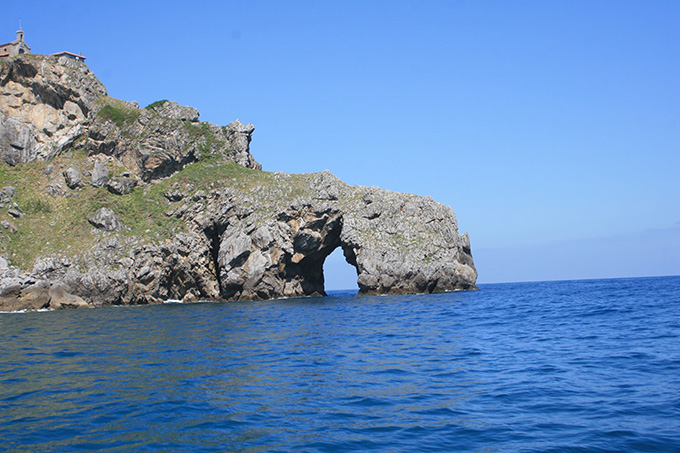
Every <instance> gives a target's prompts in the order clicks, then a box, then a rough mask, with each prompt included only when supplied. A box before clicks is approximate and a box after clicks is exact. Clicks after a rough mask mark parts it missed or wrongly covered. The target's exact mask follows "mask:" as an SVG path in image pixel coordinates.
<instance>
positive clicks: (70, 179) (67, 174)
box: [63, 167, 83, 189]
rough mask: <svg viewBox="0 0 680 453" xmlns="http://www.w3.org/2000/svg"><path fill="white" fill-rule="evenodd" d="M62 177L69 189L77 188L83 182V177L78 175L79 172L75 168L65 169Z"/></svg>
mask: <svg viewBox="0 0 680 453" xmlns="http://www.w3.org/2000/svg"><path fill="white" fill-rule="evenodd" d="M63 175H64V180H65V182H66V185H67V186H68V187H69V188H70V189H76V188H78V187H79V186H80V183H81V182H82V180H83V175H82V174H81V173H80V170H78V169H77V168H75V167H69V168H67V169H66V170H64V172H63Z"/></svg>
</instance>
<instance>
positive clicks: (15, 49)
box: [0, 28, 31, 58]
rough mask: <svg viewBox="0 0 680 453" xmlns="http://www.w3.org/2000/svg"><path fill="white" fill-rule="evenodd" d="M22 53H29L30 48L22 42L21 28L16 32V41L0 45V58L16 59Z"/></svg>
mask: <svg viewBox="0 0 680 453" xmlns="http://www.w3.org/2000/svg"><path fill="white" fill-rule="evenodd" d="M24 53H31V48H30V47H28V44H26V42H25V41H24V31H23V30H22V29H21V28H20V29H19V30H17V39H16V40H14V41H12V42H8V43H7V44H0V58H9V57H16V56H17V55H21V54H24Z"/></svg>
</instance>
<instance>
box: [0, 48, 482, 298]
mask: <svg viewBox="0 0 680 453" xmlns="http://www.w3.org/2000/svg"><path fill="white" fill-rule="evenodd" d="M0 74H1V75H2V78H1V79H0V99H2V101H0V152H1V154H0V156H1V157H2V160H3V161H4V163H3V164H0V165H2V167H1V168H0V170H1V171H0V184H1V185H2V186H4V187H3V188H2V189H0V217H2V218H4V220H0V225H2V226H1V227H0V247H1V248H0V251H1V255H2V256H1V257H0V309H9V310H16V309H39V308H63V307H78V306H86V305H102V304H143V303H159V302H162V301H164V300H168V299H178V300H183V301H194V300H203V299H209V300H253V299H269V298H277V297H296V296H305V295H323V294H324V279H323V262H324V260H325V259H326V257H327V256H328V255H329V254H330V253H331V252H332V251H333V250H335V249H337V248H338V247H340V248H341V249H342V250H343V252H344V255H345V258H346V260H347V262H348V263H350V264H351V265H353V266H354V267H355V268H356V271H357V282H358V285H359V288H360V293H361V294H388V293H420V292H439V291H451V290H458V289H473V288H475V286H474V284H475V280H476V277H477V273H476V270H475V268H474V264H473V261H472V256H471V252H470V242H469V238H468V236H467V234H464V235H459V234H458V231H457V223H456V218H455V215H454V213H453V211H452V210H451V209H450V208H448V207H446V206H444V205H441V204H439V203H436V202H434V201H433V200H432V199H431V198H429V197H419V196H415V195H410V194H401V193H394V192H389V191H385V190H381V189H378V188H366V187H359V186H353V187H351V186H348V185H346V184H344V183H343V182H342V181H340V180H338V179H337V178H335V177H334V176H333V175H332V174H331V173H330V172H328V171H325V172H322V173H315V174H300V175H289V174H285V173H267V172H263V171H261V170H260V169H261V166H260V165H259V164H258V163H257V162H255V160H254V159H253V158H252V156H251V154H250V151H249V144H250V140H251V134H252V132H253V130H254V128H253V127H252V126H251V125H244V124H242V123H240V122H238V121H235V122H232V123H230V124H229V125H227V126H224V127H220V126H216V125H213V124H209V123H202V122H199V120H198V118H199V115H198V112H197V111H196V110H195V109H192V108H190V107H182V106H179V105H177V104H175V103H172V102H168V101H160V102H158V103H154V104H152V105H151V106H149V107H147V108H145V109H140V108H139V106H137V105H136V104H134V103H126V102H123V101H118V100H115V99H111V98H109V97H107V96H106V90H105V89H104V87H103V86H102V85H101V84H100V83H99V82H98V81H97V80H96V78H94V76H93V75H92V74H91V73H90V72H89V71H88V70H87V68H86V67H85V65H83V64H82V63H77V62H74V61H71V60H69V61H65V60H62V61H57V60H55V59H50V58H36V57H30V58H26V57H23V58H16V59H14V60H10V61H9V62H6V63H2V65H1V66H0ZM46 93H51V94H46ZM46 99H50V101H49V102H47V101H45V100H46ZM67 106H68V107H67ZM74 106H75V107H77V109H76V108H75V107H74ZM69 112H72V114H69ZM46 124H52V125H54V126H50V128H48V130H46V128H45V125H46ZM50 134H51V135H50ZM17 137H21V138H20V139H19V138H17ZM0 187H1V186H0Z"/></svg>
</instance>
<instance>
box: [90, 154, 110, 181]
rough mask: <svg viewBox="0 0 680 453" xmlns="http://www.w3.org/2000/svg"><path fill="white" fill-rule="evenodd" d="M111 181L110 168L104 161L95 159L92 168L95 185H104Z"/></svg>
mask: <svg viewBox="0 0 680 453" xmlns="http://www.w3.org/2000/svg"><path fill="white" fill-rule="evenodd" d="M107 182H109V168H108V167H107V166H106V164H105V163H104V162H102V161H101V160H99V159H97V160H95V161H94V168H93V169H92V182H91V184H92V185H93V186H94V187H104V186H106V183H107Z"/></svg>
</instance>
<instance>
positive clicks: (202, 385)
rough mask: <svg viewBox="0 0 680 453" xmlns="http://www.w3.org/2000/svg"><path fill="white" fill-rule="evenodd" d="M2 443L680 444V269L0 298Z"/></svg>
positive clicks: (384, 447) (605, 447)
mask: <svg viewBox="0 0 680 453" xmlns="http://www.w3.org/2000/svg"><path fill="white" fill-rule="evenodd" d="M0 345H1V347H0V451H88V450H90V451H120V452H128V451H139V452H146V451H168V452H176V451H191V452H201V451H205V452H213V451H291V450H297V451H488V452H495V451H513V452H514V451H560V452H563V451H567V452H569V451H589V452H590V451H680V277H659V278H637V279H614V280H584V281H562V282H539V283H513V284H494V285H482V286H481V290H480V291H474V292H459V293H448V294H436V295H418V296H383V297H355V296H354V295H353V293H351V292H336V293H334V294H333V295H331V296H329V297H326V298H307V299H288V300H276V301H267V302H249V303H240V302H239V303H220V304H218V303H199V304H191V305H182V304H165V305H156V306H141V307H106V308H97V309H81V310H63V311H54V312H43V313H12V314H0Z"/></svg>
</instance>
